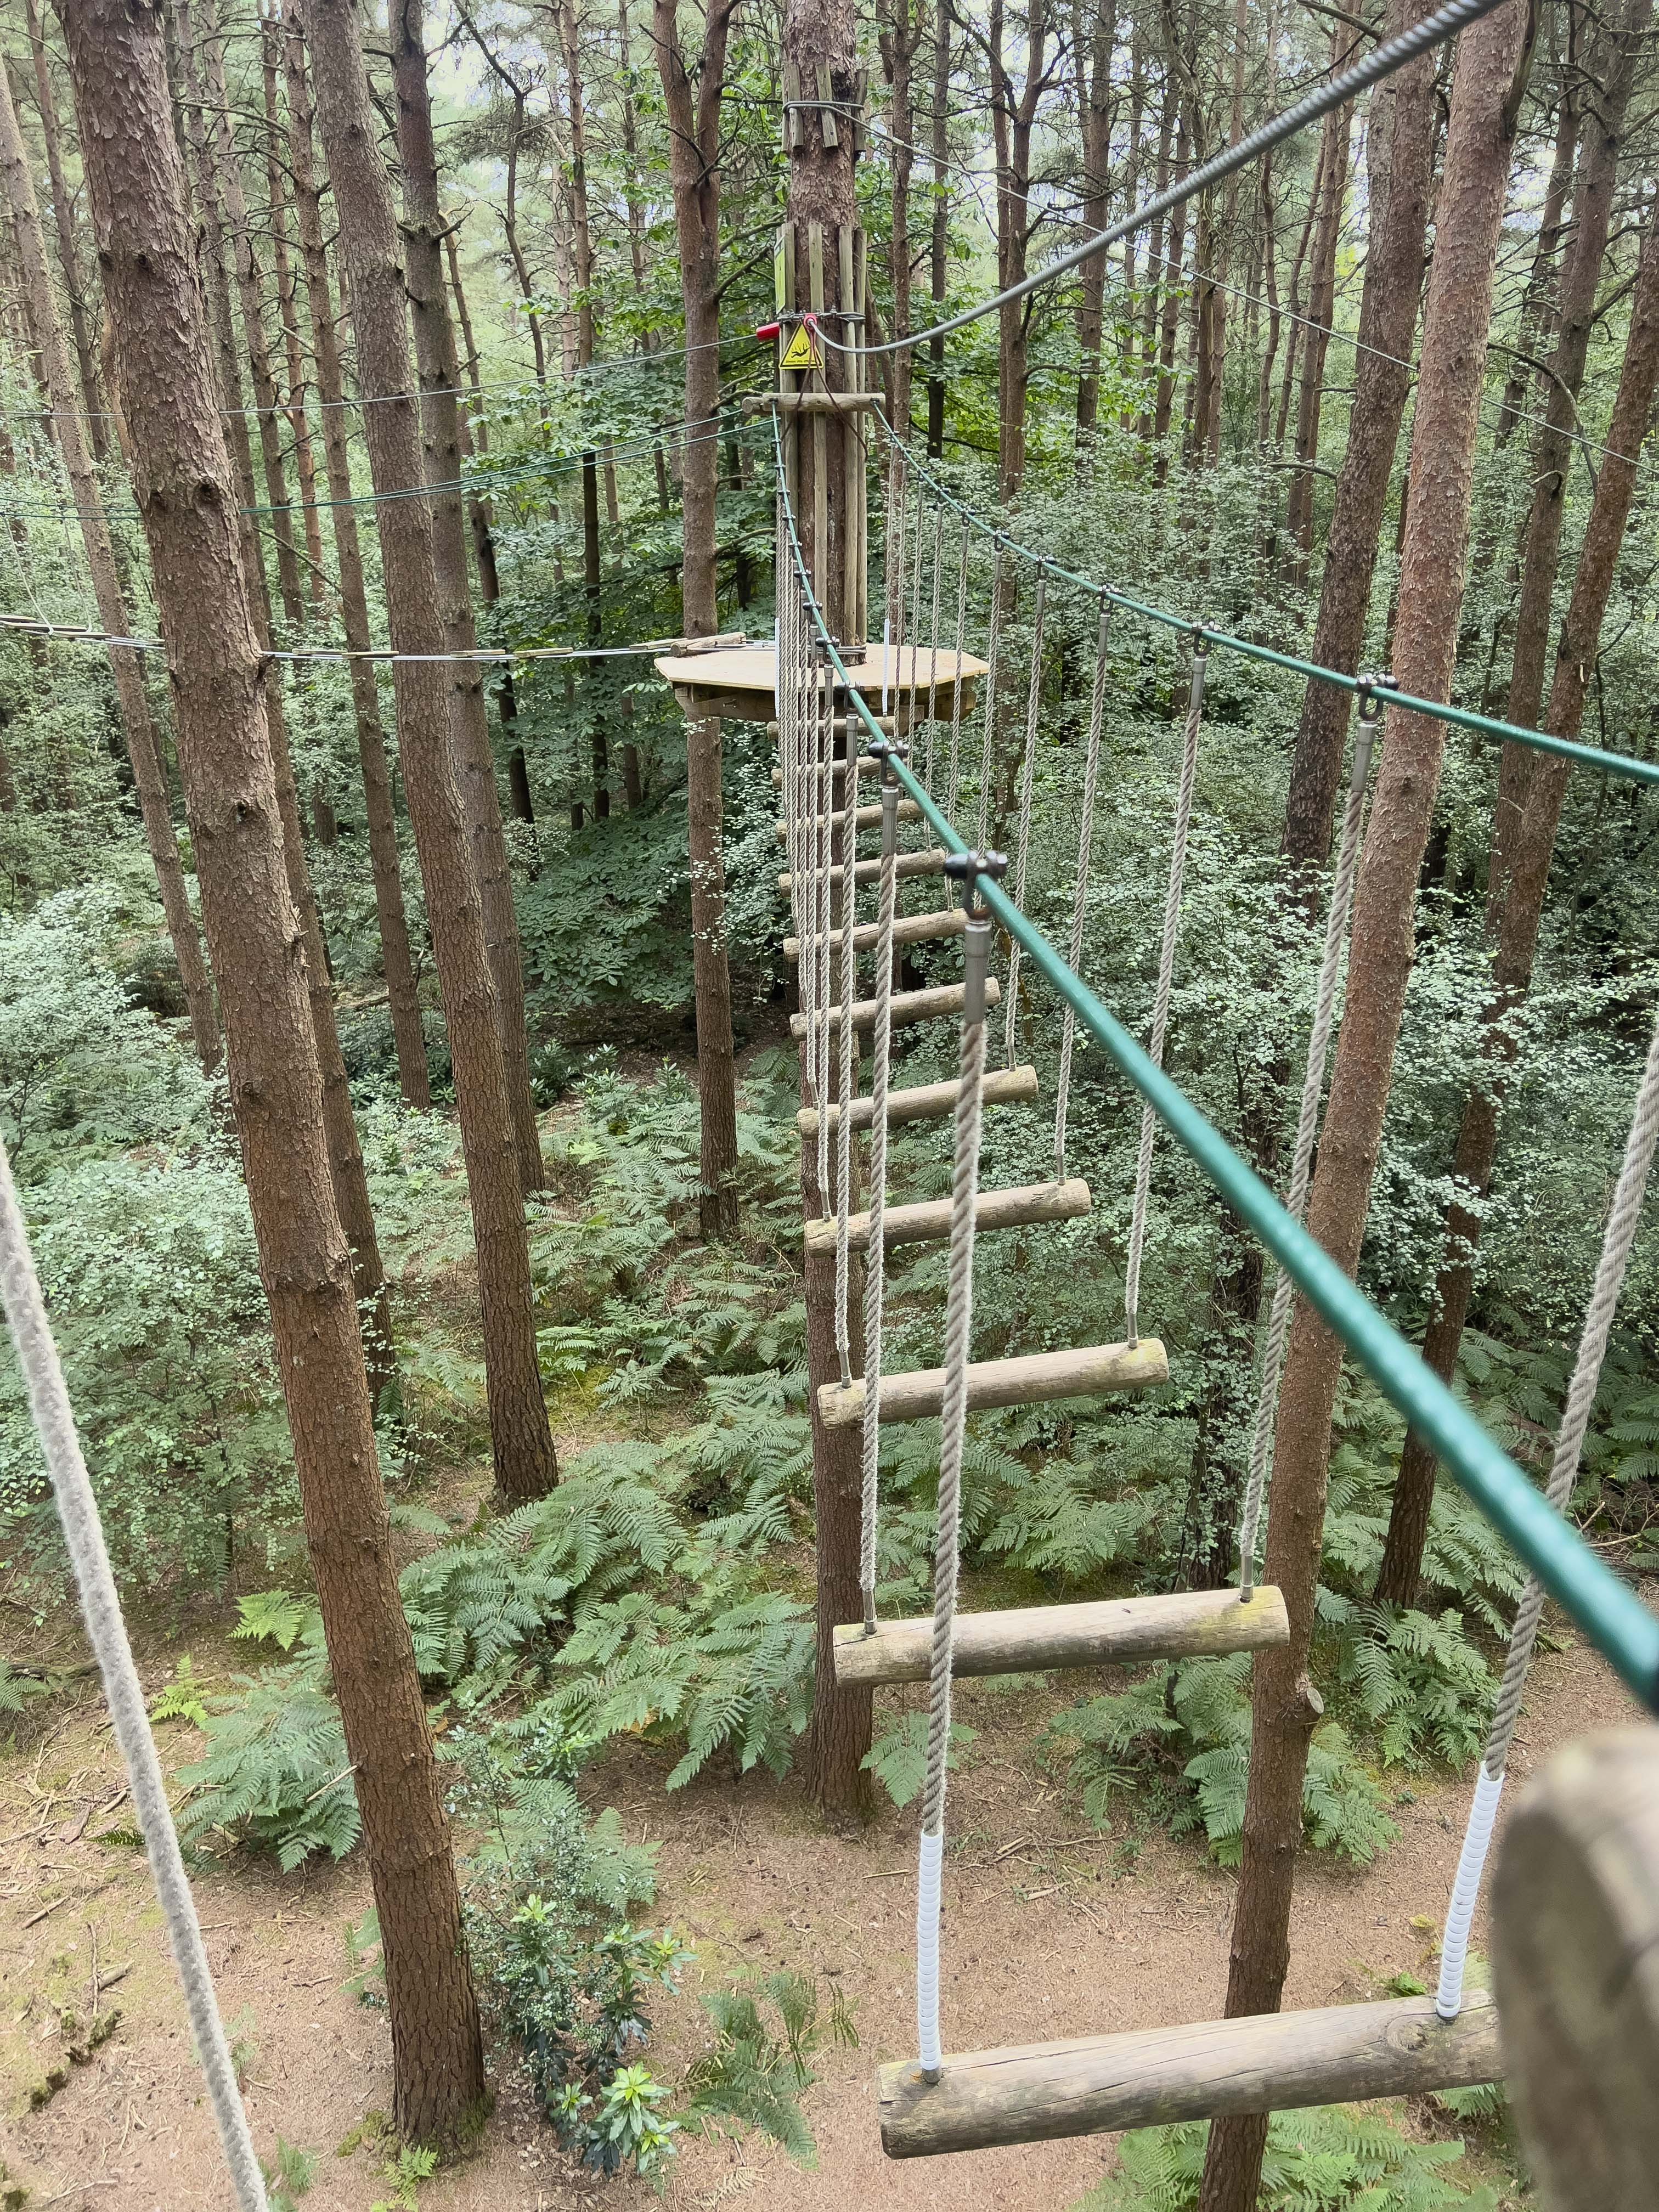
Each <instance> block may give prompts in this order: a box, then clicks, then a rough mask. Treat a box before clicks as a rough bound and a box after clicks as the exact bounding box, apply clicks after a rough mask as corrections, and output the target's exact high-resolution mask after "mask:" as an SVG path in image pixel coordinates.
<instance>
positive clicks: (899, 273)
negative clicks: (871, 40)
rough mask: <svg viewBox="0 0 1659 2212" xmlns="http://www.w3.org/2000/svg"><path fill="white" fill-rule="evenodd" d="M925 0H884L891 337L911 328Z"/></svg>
mask: <svg viewBox="0 0 1659 2212" xmlns="http://www.w3.org/2000/svg"><path fill="white" fill-rule="evenodd" d="M921 4H922V0H884V7H883V10H882V20H881V23H880V30H879V35H880V42H881V60H882V68H883V70H884V74H885V76H886V78H887V84H888V90H889V93H890V102H889V112H890V114H891V116H892V118H893V127H892V133H891V140H890V144H889V147H888V149H887V150H888V161H889V173H890V177H891V179H892V193H891V200H890V209H891V222H890V236H889V240H888V248H887V273H888V276H889V279H890V283H891V284H892V288H893V327H892V330H891V331H890V332H889V336H890V337H896V338H898V337H908V336H909V332H910V171H911V167H912V166H913V164H914V162H915V155H914V154H913V153H912V151H911V148H910V136H911V131H912V130H913V128H914V122H913V118H912V115H911V108H910V67H911V64H912V63H913V62H914V61H915V57H916V49H917V47H918V46H920V45H921V29H922V14H921ZM911 366H912V364H911V358H910V349H908V347H907V348H906V349H905V350H904V351H903V352H902V353H899V354H895V355H894V356H893V362H892V368H893V414H892V420H893V422H894V423H895V425H896V428H897V429H898V433H899V435H900V436H901V437H906V438H908V435H910V374H911Z"/></svg>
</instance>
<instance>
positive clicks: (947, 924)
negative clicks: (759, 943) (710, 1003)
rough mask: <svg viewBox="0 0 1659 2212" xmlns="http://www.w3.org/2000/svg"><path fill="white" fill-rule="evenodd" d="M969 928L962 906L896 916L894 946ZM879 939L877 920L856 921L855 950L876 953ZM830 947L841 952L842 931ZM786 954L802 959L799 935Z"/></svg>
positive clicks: (833, 937) (923, 942) (922, 942)
mask: <svg viewBox="0 0 1659 2212" xmlns="http://www.w3.org/2000/svg"><path fill="white" fill-rule="evenodd" d="M966 927H968V916H967V914H966V913H965V912H964V910H963V908H961V907H959V906H947V907H941V908H939V910H938V912H937V913H934V914H900V915H894V917H893V942H894V944H895V945H926V944H928V943H930V942H931V941H932V940H933V939H935V938H941V937H960V936H961V935H962V933H963V930H964V929H965V928H966ZM880 941H881V924H880V923H879V922H878V921H860V922H855V923H854V926H853V950H854V952H873V951H875V949H876V947H877V945H878V944H879V943H880ZM829 950H830V951H832V952H839V951H841V932H840V930H838V929H832V930H831V931H830V933H829ZM783 957H784V958H785V959H786V960H799V958H800V939H799V938H798V937H786V938H785V939H784V940H783ZM987 1080H988V1078H987Z"/></svg>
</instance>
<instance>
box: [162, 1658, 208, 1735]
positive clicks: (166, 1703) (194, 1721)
mask: <svg viewBox="0 0 1659 2212" xmlns="http://www.w3.org/2000/svg"><path fill="white" fill-rule="evenodd" d="M207 1693H208V1686H207V1684H206V1683H205V1682H204V1681H203V1680H202V1679H201V1677H200V1676H199V1675H198V1674H197V1672H196V1670H195V1668H194V1667H193V1666H192V1665H191V1656H190V1654H189V1652H188V1651H186V1652H185V1655H184V1656H183V1657H182V1658H181V1659H180V1660H179V1663H178V1665H177V1666H176V1667H175V1668H173V1680H171V1681H170V1682H167V1683H166V1684H164V1685H163V1686H162V1687H161V1689H159V1690H158V1691H157V1692H155V1696H154V1697H153V1698H152V1699H150V1701H149V1717H150V1718H151V1720H153V1721H188V1722H189V1723H191V1726H192V1727H193V1728H205V1727H206V1726H207V1720H208V1710H207V1706H206V1705H205V1704H204V1698H205V1697H206V1695H207Z"/></svg>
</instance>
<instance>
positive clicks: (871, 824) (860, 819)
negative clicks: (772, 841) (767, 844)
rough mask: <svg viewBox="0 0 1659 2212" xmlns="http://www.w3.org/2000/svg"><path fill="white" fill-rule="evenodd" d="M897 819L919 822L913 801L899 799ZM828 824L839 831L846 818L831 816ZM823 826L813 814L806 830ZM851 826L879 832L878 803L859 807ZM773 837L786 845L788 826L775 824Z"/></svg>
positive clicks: (817, 815) (917, 808) (916, 808)
mask: <svg viewBox="0 0 1659 2212" xmlns="http://www.w3.org/2000/svg"><path fill="white" fill-rule="evenodd" d="M898 818H899V820H900V821H901V822H920V821H921V807H919V806H918V805H917V804H916V802H915V799H900V801H899V803H898ZM846 822H847V817H846V816H845V815H844V814H832V815H830V816H829V827H830V828H831V829H842V828H844V827H845V826H846ZM823 824H824V817H823V815H822V814H814V815H812V816H811V817H809V819H808V821H807V823H806V828H807V829H808V831H809V833H815V832H816V831H817V830H819V829H823ZM853 826H854V829H880V827H881V806H880V804H879V802H878V803H877V805H874V806H860V808H859V809H858V811H857V812H856V813H855V814H854V817H853ZM774 835H775V836H776V838H777V841H778V842H779V844H780V845H787V843H788V842H789V824H788V823H787V822H779V823H775V825H774Z"/></svg>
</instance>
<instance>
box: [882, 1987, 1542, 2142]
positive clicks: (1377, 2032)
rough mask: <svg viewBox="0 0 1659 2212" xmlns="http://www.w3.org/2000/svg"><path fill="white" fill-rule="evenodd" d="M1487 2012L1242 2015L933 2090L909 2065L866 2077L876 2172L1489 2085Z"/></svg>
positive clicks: (968, 2073)
mask: <svg viewBox="0 0 1659 2212" xmlns="http://www.w3.org/2000/svg"><path fill="white" fill-rule="evenodd" d="M1503 2074H1504V2058H1503V2053H1502V2051H1501V2050H1500V2049H1499V2047H1498V2011H1497V2008H1496V2007H1495V2006H1494V2004H1493V2003H1492V1998H1491V1996H1489V1995H1488V1994H1487V1992H1486V1990H1477V1991H1475V1992H1474V1994H1473V1995H1472V1996H1470V1997H1469V1999H1468V2002H1467V2003H1466V2004H1465V2006H1464V2008H1463V2009H1462V2012H1461V2013H1459V2015H1458V2016H1457V2018H1456V2019H1455V2020H1452V2021H1443V2020H1441V2019H1440V2018H1438V2016H1437V2015H1436V2012H1435V2009H1434V1999H1433V1998H1432V1997H1431V1996H1422V1997H1393V1998H1389V1999H1386V2000H1385V2001H1384V2002H1382V2003H1380V2004H1352V2005H1329V2006H1326V2007H1324V2008H1321V2009H1319V2010H1316V2011H1308V2012H1273V2013H1250V2014H1246V2015H1244V2016H1243V2018H1242V2019H1238V2020H1206V2021H1196V2022H1194V2024H1193V2025H1192V2026H1191V2027H1151V2028H1137V2029H1134V2030H1133V2031H1131V2032H1130V2033H1127V2034H1122V2035H1085V2036H1079V2038H1078V2039H1076V2040H1075V2041H1073V2042H1068V2043H1033V2044H1026V2045H1011V2046H1009V2047H1008V2048H1007V2049H1006V2050H1002V2051H969V2052H968V2053H966V2054H965V2055H964V2056H963V2057H954V2056H947V2057H946V2058H945V2066H944V2070H943V2071H942V2073H941V2074H940V2076H939V2080H938V2081H935V2082H933V2083H932V2084H931V2085H930V2084H929V2083H927V2082H926V2081H923V2080H922V2078H921V2067H920V2066H919V2065H918V2064H917V2063H916V2062H915V2059H914V2058H910V2059H902V2060H901V2061H900V2062H899V2063H896V2064H895V2065H890V2066H883V2067H881V2068H879V2069H878V2072H877V2097H878V2110H879V2113H880V2118H881V2145H882V2148H883V2149H884V2151H885V2152H886V2154H887V2155H888V2157H889V2158H930V2157H935V2156H937V2155H938V2154H939V2153H940V2152H942V2151H956V2150H989V2149H991V2148H994V2146H995V2145H997V2144H1000V2143H1025V2142H1054V2141H1055V2140H1057V2139H1058V2138H1060V2137H1062V2136H1093V2135H1103V2134H1105V2133H1106V2132H1107V2131H1108V2130H1113V2131H1115V2130H1118V2129H1120V2128H1153V2127H1164V2126H1167V2125H1168V2124H1170V2122H1172V2121H1176V2120H1201V2119H1209V2118H1227V2117H1230V2116H1231V2115H1232V2114H1234V2113H1237V2112H1297V2111H1300V2110H1301V2109H1302V2108H1303V2107H1304V2106H1309V2105H1346V2104H1358V2103H1363V2102H1364V2101H1365V2100H1367V2099H1369V2098H1372V2097H1415V2096H1420V2095H1422V2094H1423V2093H1425V2091H1427V2090H1430V2089H1464V2088H1468V2087H1469V2086H1470V2085H1471V2084H1472V2083H1474V2082H1476V2081H1501V2080H1502V2079H1503Z"/></svg>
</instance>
